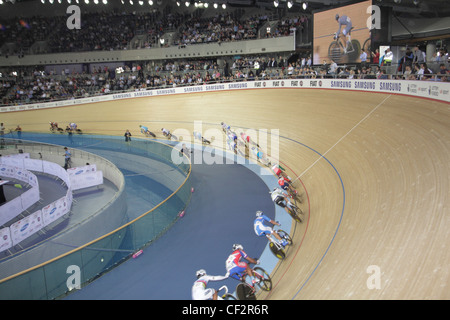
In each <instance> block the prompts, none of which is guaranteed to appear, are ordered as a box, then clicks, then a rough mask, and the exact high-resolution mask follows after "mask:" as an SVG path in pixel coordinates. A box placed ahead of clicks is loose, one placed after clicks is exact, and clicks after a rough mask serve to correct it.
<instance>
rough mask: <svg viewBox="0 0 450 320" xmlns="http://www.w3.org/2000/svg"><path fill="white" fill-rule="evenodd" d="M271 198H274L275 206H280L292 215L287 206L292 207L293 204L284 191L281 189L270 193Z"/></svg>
mask: <svg viewBox="0 0 450 320" xmlns="http://www.w3.org/2000/svg"><path fill="white" fill-rule="evenodd" d="M270 196H271V197H272V201H273V202H275V204H277V205H279V206H280V207H282V208H283V209H284V210H285V211H286V212H287V213H288V214H290V213H289V209H288V207H287V206H288V205H290V204H291V203H290V201H289V199H288V196H287V195H286V194H285V193H284V192H283V190H281V189H280V188H274V189H273V190H272V191H271V192H270Z"/></svg>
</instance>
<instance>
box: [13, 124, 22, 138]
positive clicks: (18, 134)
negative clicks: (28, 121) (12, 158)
mask: <svg viewBox="0 0 450 320" xmlns="http://www.w3.org/2000/svg"><path fill="white" fill-rule="evenodd" d="M15 131H16V132H17V138H18V139H22V128H21V127H20V125H17V127H16V129H15Z"/></svg>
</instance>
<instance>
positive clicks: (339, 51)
mask: <svg viewBox="0 0 450 320" xmlns="http://www.w3.org/2000/svg"><path fill="white" fill-rule="evenodd" d="M371 16H372V1H371V0H368V1H364V2H360V3H356V4H352V5H347V6H343V7H340V8H336V9H330V10H326V11H322V12H317V13H314V16H313V18H314V20H313V21H314V28H313V31H314V34H313V39H314V40H313V64H316V65H318V64H322V63H323V62H324V61H325V62H326V63H330V62H331V60H333V61H335V62H336V63H338V64H339V63H358V62H361V60H360V55H361V49H363V48H364V49H366V50H367V49H370V43H371V40H370V29H369V27H370V24H371ZM368 23H369V26H368ZM337 33H339V35H338V37H336V36H335V35H336V34H337ZM366 53H367V55H368V57H370V52H366Z"/></svg>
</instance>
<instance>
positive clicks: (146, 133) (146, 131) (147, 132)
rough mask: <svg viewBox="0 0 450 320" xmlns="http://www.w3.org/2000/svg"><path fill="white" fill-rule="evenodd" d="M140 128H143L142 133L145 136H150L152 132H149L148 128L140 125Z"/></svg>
mask: <svg viewBox="0 0 450 320" xmlns="http://www.w3.org/2000/svg"><path fill="white" fill-rule="evenodd" d="M139 128H141V133H143V134H145V135H148V134H150V131H149V130H148V128H147V127H146V126H143V125H139Z"/></svg>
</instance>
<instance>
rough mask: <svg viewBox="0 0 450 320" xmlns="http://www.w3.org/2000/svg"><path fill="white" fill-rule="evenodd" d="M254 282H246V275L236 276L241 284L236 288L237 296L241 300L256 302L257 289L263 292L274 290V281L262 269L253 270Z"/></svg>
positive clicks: (255, 268)
mask: <svg viewBox="0 0 450 320" xmlns="http://www.w3.org/2000/svg"><path fill="white" fill-rule="evenodd" d="M252 271H253V278H254V282H253V281H252V282H250V281H246V277H245V274H244V275H240V274H236V276H238V277H239V280H240V283H239V284H238V285H237V286H236V295H237V298H238V299H239V300H256V290H257V288H259V289H261V290H263V291H270V290H272V279H271V278H270V276H269V274H268V273H267V272H266V270H264V269H263V268H261V267H254V268H252Z"/></svg>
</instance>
